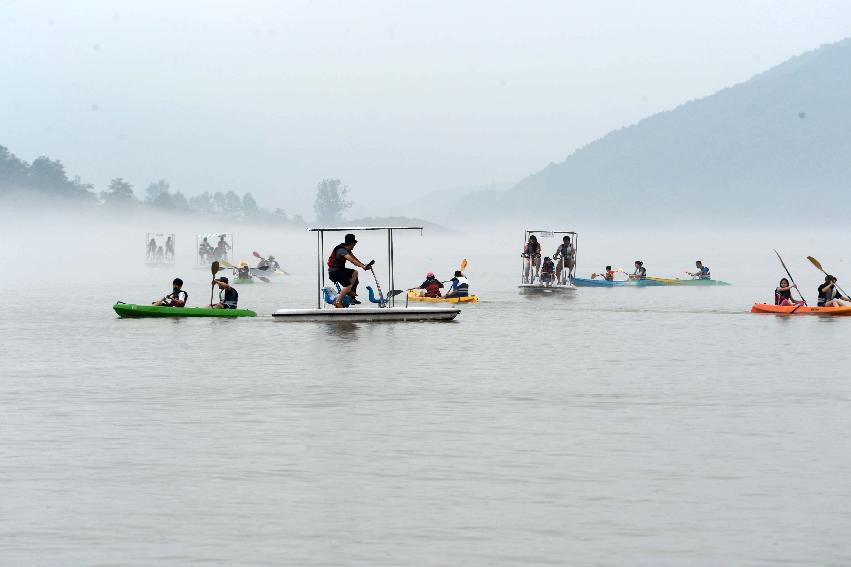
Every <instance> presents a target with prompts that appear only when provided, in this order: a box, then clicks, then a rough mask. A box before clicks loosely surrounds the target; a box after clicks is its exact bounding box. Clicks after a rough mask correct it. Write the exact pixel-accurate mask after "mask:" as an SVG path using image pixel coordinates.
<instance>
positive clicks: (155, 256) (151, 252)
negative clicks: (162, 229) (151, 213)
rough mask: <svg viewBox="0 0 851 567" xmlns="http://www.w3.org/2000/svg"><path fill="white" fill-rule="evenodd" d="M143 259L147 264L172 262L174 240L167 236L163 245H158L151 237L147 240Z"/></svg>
mask: <svg viewBox="0 0 851 567" xmlns="http://www.w3.org/2000/svg"><path fill="white" fill-rule="evenodd" d="M145 259H146V260H147V261H148V262H156V263H158V264H161V263H163V262H174V238H173V237H172V236H171V235H169V236H168V238H166V239H165V244H164V245H159V244H157V239H156V238H154V237H153V236H152V237H151V239H150V240H148V245H147V250H146V252H145Z"/></svg>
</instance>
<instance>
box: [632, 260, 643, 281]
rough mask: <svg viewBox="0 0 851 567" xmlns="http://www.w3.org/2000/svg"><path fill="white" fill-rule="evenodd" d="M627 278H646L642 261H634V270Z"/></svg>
mask: <svg viewBox="0 0 851 567" xmlns="http://www.w3.org/2000/svg"><path fill="white" fill-rule="evenodd" d="M629 279H631V280H645V279H647V268H645V267H644V262H642V261H641V260H636V261H635V271H634V272H632V273H631V274H630V275H629Z"/></svg>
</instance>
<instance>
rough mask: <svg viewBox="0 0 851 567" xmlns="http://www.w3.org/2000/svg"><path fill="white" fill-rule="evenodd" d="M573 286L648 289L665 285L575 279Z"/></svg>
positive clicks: (653, 281)
mask: <svg viewBox="0 0 851 567" xmlns="http://www.w3.org/2000/svg"><path fill="white" fill-rule="evenodd" d="M573 285H575V286H576V287H646V286H658V285H665V284H664V283H662V282H658V281H655V280H649V279H648V280H614V281H609V280H604V279H602V278H600V279H593V280H592V279H589V278H573Z"/></svg>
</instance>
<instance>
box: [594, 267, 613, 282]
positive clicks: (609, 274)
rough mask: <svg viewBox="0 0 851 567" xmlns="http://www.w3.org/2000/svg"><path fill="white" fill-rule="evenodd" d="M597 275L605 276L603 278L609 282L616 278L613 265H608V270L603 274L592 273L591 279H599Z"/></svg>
mask: <svg viewBox="0 0 851 567" xmlns="http://www.w3.org/2000/svg"><path fill="white" fill-rule="evenodd" d="M597 276H599V277H601V278H603V279H604V280H606V281H607V282H610V281H612V280H614V279H615V271H614V270H613V269H612V267H611V266H606V271H605V273H602V274H591V279H592V280H595V279H597Z"/></svg>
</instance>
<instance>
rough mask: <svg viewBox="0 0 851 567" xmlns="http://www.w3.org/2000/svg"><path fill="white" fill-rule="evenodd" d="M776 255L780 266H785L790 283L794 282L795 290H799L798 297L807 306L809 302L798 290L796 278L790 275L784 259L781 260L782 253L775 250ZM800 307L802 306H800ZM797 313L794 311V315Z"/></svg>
mask: <svg viewBox="0 0 851 567" xmlns="http://www.w3.org/2000/svg"><path fill="white" fill-rule="evenodd" d="M774 253H775V254H777V259H778V260H780V265H781V266H783V269H784V270H785V271H786V275H787V276H789V281H790V282H792V285H794V286H795V289H797V290H798V295H800V296H801V301H803V302H804V305H806V304H807V300H806V299H804V294H803V293H801V290H800V289H799V288H798V285H797V284H796V283H795V278H793V277H792V274H790V273H789V268H787V267H786V262H784V261H783V258H781V257H780V252H778V251H777V250H776V249H775V250H774ZM799 307H800V306H799ZM797 310H798V308H797V307H796V308H795V311H797ZM795 311H793V313H794V312H795Z"/></svg>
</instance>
